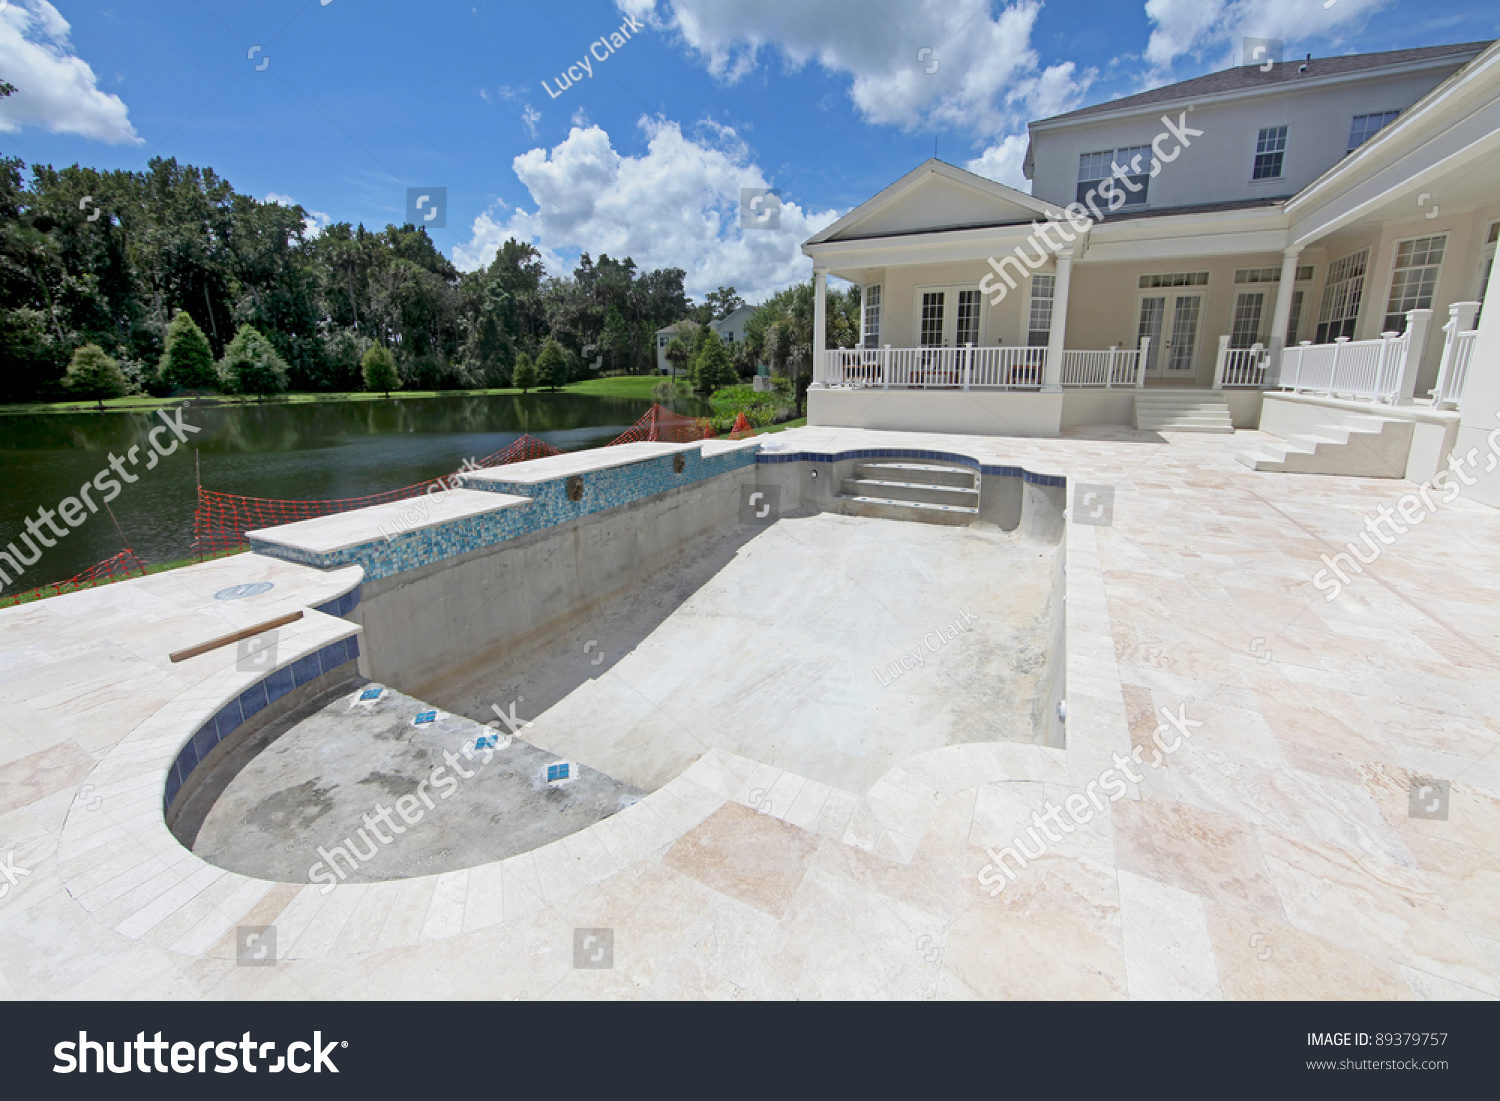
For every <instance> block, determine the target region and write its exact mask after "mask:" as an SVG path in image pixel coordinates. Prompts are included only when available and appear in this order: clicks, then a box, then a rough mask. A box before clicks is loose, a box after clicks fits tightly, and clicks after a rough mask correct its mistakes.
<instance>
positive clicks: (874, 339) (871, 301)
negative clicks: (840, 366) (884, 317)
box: [864, 283, 880, 348]
mask: <svg viewBox="0 0 1500 1101" xmlns="http://www.w3.org/2000/svg"><path fill="white" fill-rule="evenodd" d="M864 298H865V347H866V348H878V347H880V284H879V283H876V284H874V285H873V286H869V287H866V288H865V295H864Z"/></svg>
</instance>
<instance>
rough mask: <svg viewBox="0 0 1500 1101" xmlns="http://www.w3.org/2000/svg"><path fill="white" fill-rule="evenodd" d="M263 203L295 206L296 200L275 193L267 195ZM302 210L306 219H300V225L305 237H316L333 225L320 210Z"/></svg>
mask: <svg viewBox="0 0 1500 1101" xmlns="http://www.w3.org/2000/svg"><path fill="white" fill-rule="evenodd" d="M265 201H266V202H268V203H276V204H278V205H280V206H296V205H297V200H296V199H294V198H292V197H291V196H290V195H282V194H280V193H279V192H275V191H273V192H271V193H270V194H269V195H267V196H266V198H265ZM302 210H303V213H304V214H305V215H306V217H304V218H303V219H302V225H303V226H304V227H305V229H306V231H307V235H308V236H309V237H316V236H317V235H318V234H320V233H322V232H323V231H324V230H325V229H327V228H328V227H329V226H330V225H331V224H332V223H333V219H332V218H331V217H329V216H328V215H327V214H324V213H323V212H322V211H321V210H308V209H307V207H303V208H302Z"/></svg>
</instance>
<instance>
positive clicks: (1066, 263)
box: [1042, 248, 1073, 393]
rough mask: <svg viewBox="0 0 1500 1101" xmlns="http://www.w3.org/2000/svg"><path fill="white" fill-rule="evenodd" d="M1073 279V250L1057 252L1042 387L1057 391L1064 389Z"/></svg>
mask: <svg viewBox="0 0 1500 1101" xmlns="http://www.w3.org/2000/svg"><path fill="white" fill-rule="evenodd" d="M1072 281H1073V250H1072V249H1070V248H1065V249H1062V250H1061V251H1060V252H1058V254H1057V284H1056V286H1055V287H1054V288H1053V291H1052V330H1051V332H1049V333H1048V334H1047V368H1046V372H1045V373H1044V374H1043V376H1042V389H1043V390H1045V391H1051V392H1053V393H1056V392H1058V391H1060V390H1061V389H1062V368H1063V336H1064V334H1066V333H1067V331H1068V286H1069V284H1070V283H1071V282H1072Z"/></svg>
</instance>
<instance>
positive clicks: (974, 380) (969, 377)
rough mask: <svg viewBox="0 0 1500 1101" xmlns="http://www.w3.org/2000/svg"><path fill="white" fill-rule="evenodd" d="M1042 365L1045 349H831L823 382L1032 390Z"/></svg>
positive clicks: (1039, 382) (1039, 379) (1037, 383)
mask: <svg viewBox="0 0 1500 1101" xmlns="http://www.w3.org/2000/svg"><path fill="white" fill-rule="evenodd" d="M1046 366H1047V349H1046V348H1022V347H995V348H975V347H973V346H965V347H963V348H892V347H890V346H889V345H887V346H886V347H884V348H829V349H828V350H827V351H825V352H824V353H823V377H822V381H823V382H824V383H826V384H827V385H829V386H853V387H877V388H880V389H885V390H889V389H891V388H892V387H895V388H897V389H919V390H939V389H942V390H979V389H983V390H1035V389H1038V388H1039V387H1040V386H1041V385H1042V380H1043V376H1044V375H1045V373H1046Z"/></svg>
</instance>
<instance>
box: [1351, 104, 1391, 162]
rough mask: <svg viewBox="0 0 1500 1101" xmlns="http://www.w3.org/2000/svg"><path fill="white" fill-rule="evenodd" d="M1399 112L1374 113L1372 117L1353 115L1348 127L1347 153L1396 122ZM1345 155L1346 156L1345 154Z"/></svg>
mask: <svg viewBox="0 0 1500 1101" xmlns="http://www.w3.org/2000/svg"><path fill="white" fill-rule="evenodd" d="M1400 113H1401V112H1400V111H1376V112H1375V113H1374V114H1373V115H1355V116H1354V122H1353V124H1351V125H1350V127H1349V152H1350V153H1352V152H1354V151H1355V150H1356V149H1358V148H1359V147H1360V146H1361V145H1363V144H1364V143H1365V142H1367V141H1369V140H1370V139H1371V138H1373V137H1374V136H1375V134H1376V133H1377V132H1378V131H1379V130H1380V129H1381V128H1382V127H1385V126H1389V125H1390V124H1391V123H1393V122H1395V121H1396V116H1397V115H1399V114H1400ZM1346 155H1347V154H1346Z"/></svg>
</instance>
